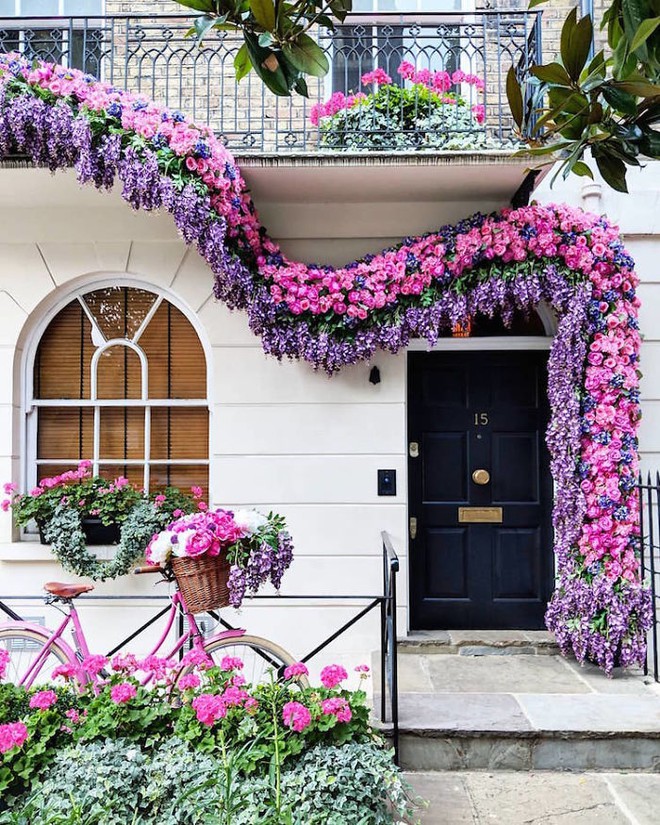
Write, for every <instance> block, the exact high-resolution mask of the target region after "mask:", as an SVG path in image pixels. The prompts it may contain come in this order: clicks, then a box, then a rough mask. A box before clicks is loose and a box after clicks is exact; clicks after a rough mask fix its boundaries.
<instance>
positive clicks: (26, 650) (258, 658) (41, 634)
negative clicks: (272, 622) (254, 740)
mask: <svg viewBox="0 0 660 825" xmlns="http://www.w3.org/2000/svg"><path fill="white" fill-rule="evenodd" d="M134 572H135V573H138V574H139V573H160V574H162V575H163V581H174V577H173V576H171V575H170V574H169V573H168V572H167V571H166V570H163V569H161V568H158V567H138V568H137V569H136V570H135V571H134ZM93 589H94V586H93V585H91V584H64V583H61V582H48V583H47V584H45V585H44V590H45V591H46V594H47V595H46V596H45V601H46V603H47V604H51V605H54V606H55V608H56V609H57V610H59V611H60V613H62V615H63V619H62V622H61V623H60V625H59V627H58V628H57V629H56V630H53V631H49V630H48V629H47V628H44V627H42V626H41V625H37V624H32V623H30V622H24V621H13V622H9V623H7V624H3V625H0V650H1V649H4V650H7V651H8V652H9V654H10V659H9V665H8V672H7V674H6V678H7V679H8V681H10V682H14V683H15V684H19V685H23V686H24V687H26V688H29V687H32V686H34V685H43V684H45V683H47V682H50V681H51V678H52V672H53V670H54V669H55V668H56V667H57V666H58V665H61V664H66V663H70V664H72V665H74V666H76V667H78V666H79V665H80V662H82V661H83V659H85V658H86V657H87V656H89V655H90V649H89V647H88V645H87V639H86V638H85V633H84V630H83V627H82V624H81V621H80V616H79V615H78V611H77V610H76V606H75V604H74V599H76V598H77V597H78V596H80V595H81V594H83V593H89V592H90V591H91V590H93ZM170 600H171V605H170V607H169V609H166V613H167V619H166V626H165V629H164V630H163V633H162V635H161V637H160V639H159V640H158V642H157V643H156V645H155V647H154V648H153V650H151V651H150V654H149V655H160V656H163V657H164V658H167V659H175V657H177V656H179V655H180V654H182V653H184V652H186V651H188V650H190V649H193V648H196V649H198V650H203V651H204V652H205V653H206V654H207V656H209V657H210V658H211V659H212V660H213V662H214V663H215V664H220V661H221V659H222V658H223V657H225V656H237V657H238V658H239V659H241V660H242V661H243V664H244V669H243V674H244V676H245V678H246V680H247V681H249V682H251V683H252V684H258V683H259V682H263V681H265V680H267V679H268V680H269V679H270V678H271V673H273V672H274V673H275V678H278V676H280V675H281V674H282V672H283V670H284V668H285V667H286V666H287V665H290V664H292V663H293V662H294V661H295V659H294V658H293V657H292V656H291V655H290V654H289V653H287V652H286V651H285V650H283V649H282V648H281V647H280V646H279V645H276V644H274V643H273V642H271V641H269V640H268V639H262V638H260V637H258V636H250V635H248V634H247V633H246V632H245V631H244V630H241V629H238V628H237V629H232V630H224V631H222V632H220V633H216V634H214V635H212V636H210V637H205V636H204V634H203V633H202V632H201V630H200V629H199V626H198V624H197V622H196V621H195V617H194V616H193V614H192V613H190V611H189V610H188V608H187V607H186V604H185V601H184V599H183V596H182V595H181V593H180V592H179V590H178V588H177V589H175V590H174V592H173V593H172V594H171V595H170ZM182 616H183V617H184V618H185V620H186V622H185V623H184V627H187V629H186V630H185V632H183V633H182V634H181V635H180V636H179V638H178V639H177V640H176V642H175V644H174V646H173V647H171V649H169V650H167V651H166V652H161V651H162V649H163V647H164V645H165V643H166V641H167V638H168V636H169V635H170V632H171V631H172V628H173V627H174V626H175V622H176V620H177V618H180V617H182ZM69 626H71V627H70V630H71V637H72V641H73V646H71V645H70V644H68V643H67V642H66V641H65V640H64V639H63V634H64V632H65V630H66V629H67V628H68V627H69ZM130 638H132V637H130ZM113 652H114V651H113ZM190 669H191V668H186V667H182V668H181V670H180V671H179V673H178V674H177V681H178V679H179V678H181V676H183V675H184V674H185V673H187V672H189V671H190ZM80 673H81V675H80V677H79V679H80V680H81V681H83V682H85V681H97V680H99V679H100V680H103V678H104V676H103V673H101V675H100V677H97V676H90V675H89V674H86V673H83V672H82V671H80ZM148 681H149V678H148V677H147V678H146V679H145V683H146V682H148Z"/></svg>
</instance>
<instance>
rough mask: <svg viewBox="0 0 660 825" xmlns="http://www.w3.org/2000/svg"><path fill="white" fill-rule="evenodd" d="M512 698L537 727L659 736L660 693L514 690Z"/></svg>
mask: <svg viewBox="0 0 660 825" xmlns="http://www.w3.org/2000/svg"><path fill="white" fill-rule="evenodd" d="M516 699H517V700H518V702H519V704H520V707H521V708H522V710H523V711H524V713H525V715H526V716H527V718H528V719H529V721H530V723H531V725H532V727H533V728H534V729H535V730H537V731H567V732H581V731H582V732H597V733H618V732H621V731H625V732H626V733H645V734H657V737H658V738H660V697H658V696H656V695H653V694H651V695H646V696H637V695H636V696H634V697H621V696H617V695H611V694H601V693H587V694H583V695H575V694H573V695H565V694H553V693H545V694H538V693H517V694H516Z"/></svg>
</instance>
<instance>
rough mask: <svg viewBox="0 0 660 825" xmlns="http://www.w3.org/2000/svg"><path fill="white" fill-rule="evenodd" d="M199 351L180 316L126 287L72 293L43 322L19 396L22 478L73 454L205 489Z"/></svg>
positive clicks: (111, 471) (149, 480)
mask: <svg viewBox="0 0 660 825" xmlns="http://www.w3.org/2000/svg"><path fill="white" fill-rule="evenodd" d="M206 381H207V378H206V359H205V357H204V351H203V349H202V345H201V343H200V340H199V338H198V336H197V333H196V332H195V330H194V328H193V326H192V324H191V323H190V321H189V320H188V319H187V318H186V316H185V315H184V314H183V313H182V312H181V311H180V310H179V309H177V308H176V307H175V306H173V305H172V304H171V303H170V302H169V301H167V300H166V299H165V298H163V297H162V296H159V295H157V294H155V293H153V292H149V291H147V290H144V289H137V288H133V287H126V286H124V287H118V286H112V287H106V288H103V289H96V290H94V291H91V292H86V293H84V294H80V295H78V296H77V297H76V298H74V299H73V300H72V301H71V302H70V303H68V304H67V305H66V306H65V307H64V308H63V309H62V310H60V311H59V312H58V313H57V315H56V316H55V317H54V318H53V319H52V321H51V322H50V323H49V324H48V327H47V328H46V331H45V332H44V334H43V336H42V337H41V340H40V341H39V344H38V348H37V351H36V355H35V360H34V368H33V386H32V397H31V399H28V401H29V403H28V411H29V412H28V446H29V449H30V451H31V455H30V456H29V460H30V466H29V472H30V476H31V477H30V478H29V479H28V481H29V483H36V481H38V480H39V479H41V478H43V477H45V476H51V475H54V474H57V473H61V472H62V471H64V470H66V469H71V468H75V467H76V465H77V464H78V462H79V461H80V460H81V459H88V460H91V461H92V462H93V465H94V472H95V473H98V474H100V475H102V476H105V477H108V478H115V477H116V476H118V475H124V476H126V477H127V478H128V479H129V480H130V481H132V482H133V483H135V484H136V485H138V486H140V487H144V488H145V489H148V490H153V489H158V488H163V487H167V486H177V487H183V488H186V487H190V486H191V485H199V486H200V487H202V488H203V489H204V491H205V493H206V492H207V491H208V464H209V461H208V455H209V447H208V437H209V436H208V431H209V423H208V418H209V416H208V401H207V393H206Z"/></svg>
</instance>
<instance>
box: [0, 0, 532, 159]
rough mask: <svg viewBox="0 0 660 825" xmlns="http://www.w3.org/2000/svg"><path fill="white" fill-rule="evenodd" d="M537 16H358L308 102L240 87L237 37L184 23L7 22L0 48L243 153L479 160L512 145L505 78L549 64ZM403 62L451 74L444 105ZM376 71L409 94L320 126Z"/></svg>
mask: <svg viewBox="0 0 660 825" xmlns="http://www.w3.org/2000/svg"><path fill="white" fill-rule="evenodd" d="M540 15H541V12H539V11H532V12H530V11H502V12H499V11H479V12H474V13H458V12H448V13H445V12H442V13H416V14H410V15H409V14H399V13H393V12H391V13H387V12H381V13H371V14H354V15H350V16H349V17H348V18H347V19H346V21H345V23H344V24H342V25H341V26H339V27H338V28H337V30H336V32H335V33H334V34H332V35H329V34H326V33H321V34H319V42H320V44H321V45H322V47H323V49H324V50H325V52H326V54H327V56H328V59H329V62H330V66H331V69H330V72H329V73H328V75H327V76H326V77H325V78H322V79H313V78H310V82H309V83H308V85H309V99H304V98H301V97H299V96H297V95H295V96H293V97H291V98H277V97H275V96H274V95H272V94H271V93H270V92H268V91H267V90H265V88H264V86H263V84H262V83H261V81H260V80H259V79H258V78H256V77H255V76H254V74H251V75H248V77H246V78H245V79H244V80H242V81H241V82H240V84H238V83H237V82H236V79H235V73H234V65H233V62H234V57H235V55H236V53H237V51H238V49H239V47H240V45H241V40H239V39H238V38H237V37H236V35H235V34H232V33H227V32H212V33H210V34H209V35H208V37H207V38H206V41H205V43H204V47H203V48H201V49H200V48H198V47H197V46H196V45H195V42H194V40H191V39H190V38H187V37H186V36H185V35H186V31H187V30H188V29H189V26H190V16H188V15H177V16H165V15H158V16H155V15H154V16H127V15H116V16H104V17H57V18H54V17H42V18H37V17H21V18H17V17H0V51H18V52H21V53H22V54H24V55H26V56H27V57H29V58H35V57H38V58H42V59H45V60H49V61H55V62H58V63H63V64H64V65H66V66H71V67H75V68H79V69H83V70H84V71H86V72H89V73H90V74H93V75H94V76H96V77H100V78H102V79H103V80H105V81H108V82H109V83H112V84H113V85H115V86H117V87H119V88H127V89H130V90H131V91H134V92H139V93H144V94H146V95H148V96H150V97H153V98H154V99H156V100H157V101H158V102H160V103H162V104H165V105H167V106H168V107H170V108H171V109H178V110H181V111H182V112H184V113H185V114H187V115H189V116H191V117H192V118H194V119H195V120H197V121H198V122H202V123H205V124H208V125H209V126H210V127H211V128H212V129H213V130H214V131H215V132H216V133H218V134H220V135H221V136H222V137H223V138H224V140H225V142H226V143H227V145H228V146H229V147H230V148H231V149H232V150H234V151H236V152H240V153H243V154H258V153H266V152H275V151H292V152H296V151H316V150H328V151H337V150H365V149H366V150H368V149H371V150H381V151H394V150H396V151H409V150H419V149H427V150H442V149H448V150H461V149H463V150H468V151H470V150H471V151H482V150H483V149H489V148H490V149H497V148H502V147H504V148H508V147H510V146H511V145H512V144H511V142H510V139H511V135H512V126H513V122H512V119H511V115H510V113H509V109H508V105H507V101H506V92H505V85H506V74H507V71H508V69H509V67H510V66H512V65H513V66H514V67H515V68H516V70H517V72H518V75H519V76H520V77H523V76H525V75H526V74H527V72H528V71H529V68H530V66H532V65H533V64H534V63H535V62H536V61H538V60H540V59H541V16H540ZM402 63H409V64H412V65H414V66H415V67H416V68H417V70H427V71H428V72H431V73H435V72H446V73H447V75H448V76H449V77H450V78H452V80H451V85H449V86H447V85H446V84H445V86H443V87H442V89H441V97H442V98H443V101H444V102H442V103H441V104H438V103H437V101H436V102H435V103H429V101H428V99H427V96H426V94H425V93H421V94H420V93H418V92H416V91H415V89H417V88H419V87H415V88H413V87H412V86H411V83H410V81H406V80H405V79H404V78H403V77H402V76H401V75H400V74H399V67H400V66H401V64H402ZM376 69H381V70H382V71H384V72H385V73H386V74H388V75H389V76H390V77H391V78H392V81H393V83H394V85H395V86H398V87H400V88H401V89H402V90H403V89H404V88H407V94H406V95H401V94H400V93H399V92H398V91H394V92H392V93H390V94H388V95H386V96H385V98H384V99H383V100H381V104H380V105H379V106H378V107H369V106H366V105H364V104H363V103H362V104H360V103H358V104H355V105H352V106H350V107H349V108H348V109H340V110H339V115H338V116H337V115H335V117H334V118H324V117H321V120H320V122H317V118H316V117H314V107H315V106H316V105H318V104H321V103H324V102H326V101H328V100H329V99H330V98H331V96H332V95H333V94H337V93H341V94H342V95H349V94H350V93H352V92H353V93H355V92H360V91H362V92H367V93H368V92H370V91H371V90H372V89H373V86H369V87H366V88H365V87H363V86H361V77H362V76H363V75H364V74H365V73H368V72H373V71H374V70H376ZM466 77H467V78H468V79H467V80H465V79H463V78H466ZM452 101H453V102H452Z"/></svg>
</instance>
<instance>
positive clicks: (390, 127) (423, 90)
mask: <svg viewBox="0 0 660 825" xmlns="http://www.w3.org/2000/svg"><path fill="white" fill-rule="evenodd" d="M397 71H398V74H399V75H400V77H401V79H402V81H407V82H409V83H410V85H409V86H408V87H404V86H399V85H397V84H396V83H393V81H392V78H391V77H390V76H389V75H388V74H387V73H386V72H385V71H384V70H383V69H375V70H374V71H373V72H368V73H367V74H364V75H362V78H361V81H362V85H363V86H365V87H367V88H369V87H370V88H371V89H372V91H371V92H370V93H369V94H365V93H364V92H358V93H351V94H349V95H344V94H343V93H342V92H335V93H334V94H333V95H332V97H331V98H330V99H329V100H328V101H326V102H325V103H319V104H316V105H315V106H313V107H312V110H311V115H310V120H311V122H312V124H313V125H315V126H318V127H319V131H320V143H321V146H322V147H324V148H327V149H367V150H392V149H397V150H403V151H406V150H423V149H435V150H438V149H445V150H476V149H484V148H494V144H493V141H492V140H489V138H488V137H487V134H486V130H485V128H484V120H485V109H484V105H483V103H482V102H481V97H480V95H481V93H482V91H483V88H484V82H483V80H482V79H481V78H480V77H477V76H476V75H473V74H466V73H465V72H463V71H460V70H458V71H455V72H453V73H452V74H450V73H449V72H446V71H430V70H429V69H420V70H419V71H418V70H417V69H416V68H415V67H414V66H413V65H412V64H411V63H408V62H407V61H403V62H402V63H401V65H400V66H399V68H398V70H397ZM464 90H469V91H470V99H472V98H474V99H475V100H478V101H479V102H475V103H471V102H470V100H467V99H466V98H465V97H464V95H463V91H464ZM497 145H498V147H499V148H502V146H503V145H504V144H503V143H502V142H501V141H500V142H498V144H497Z"/></svg>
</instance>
